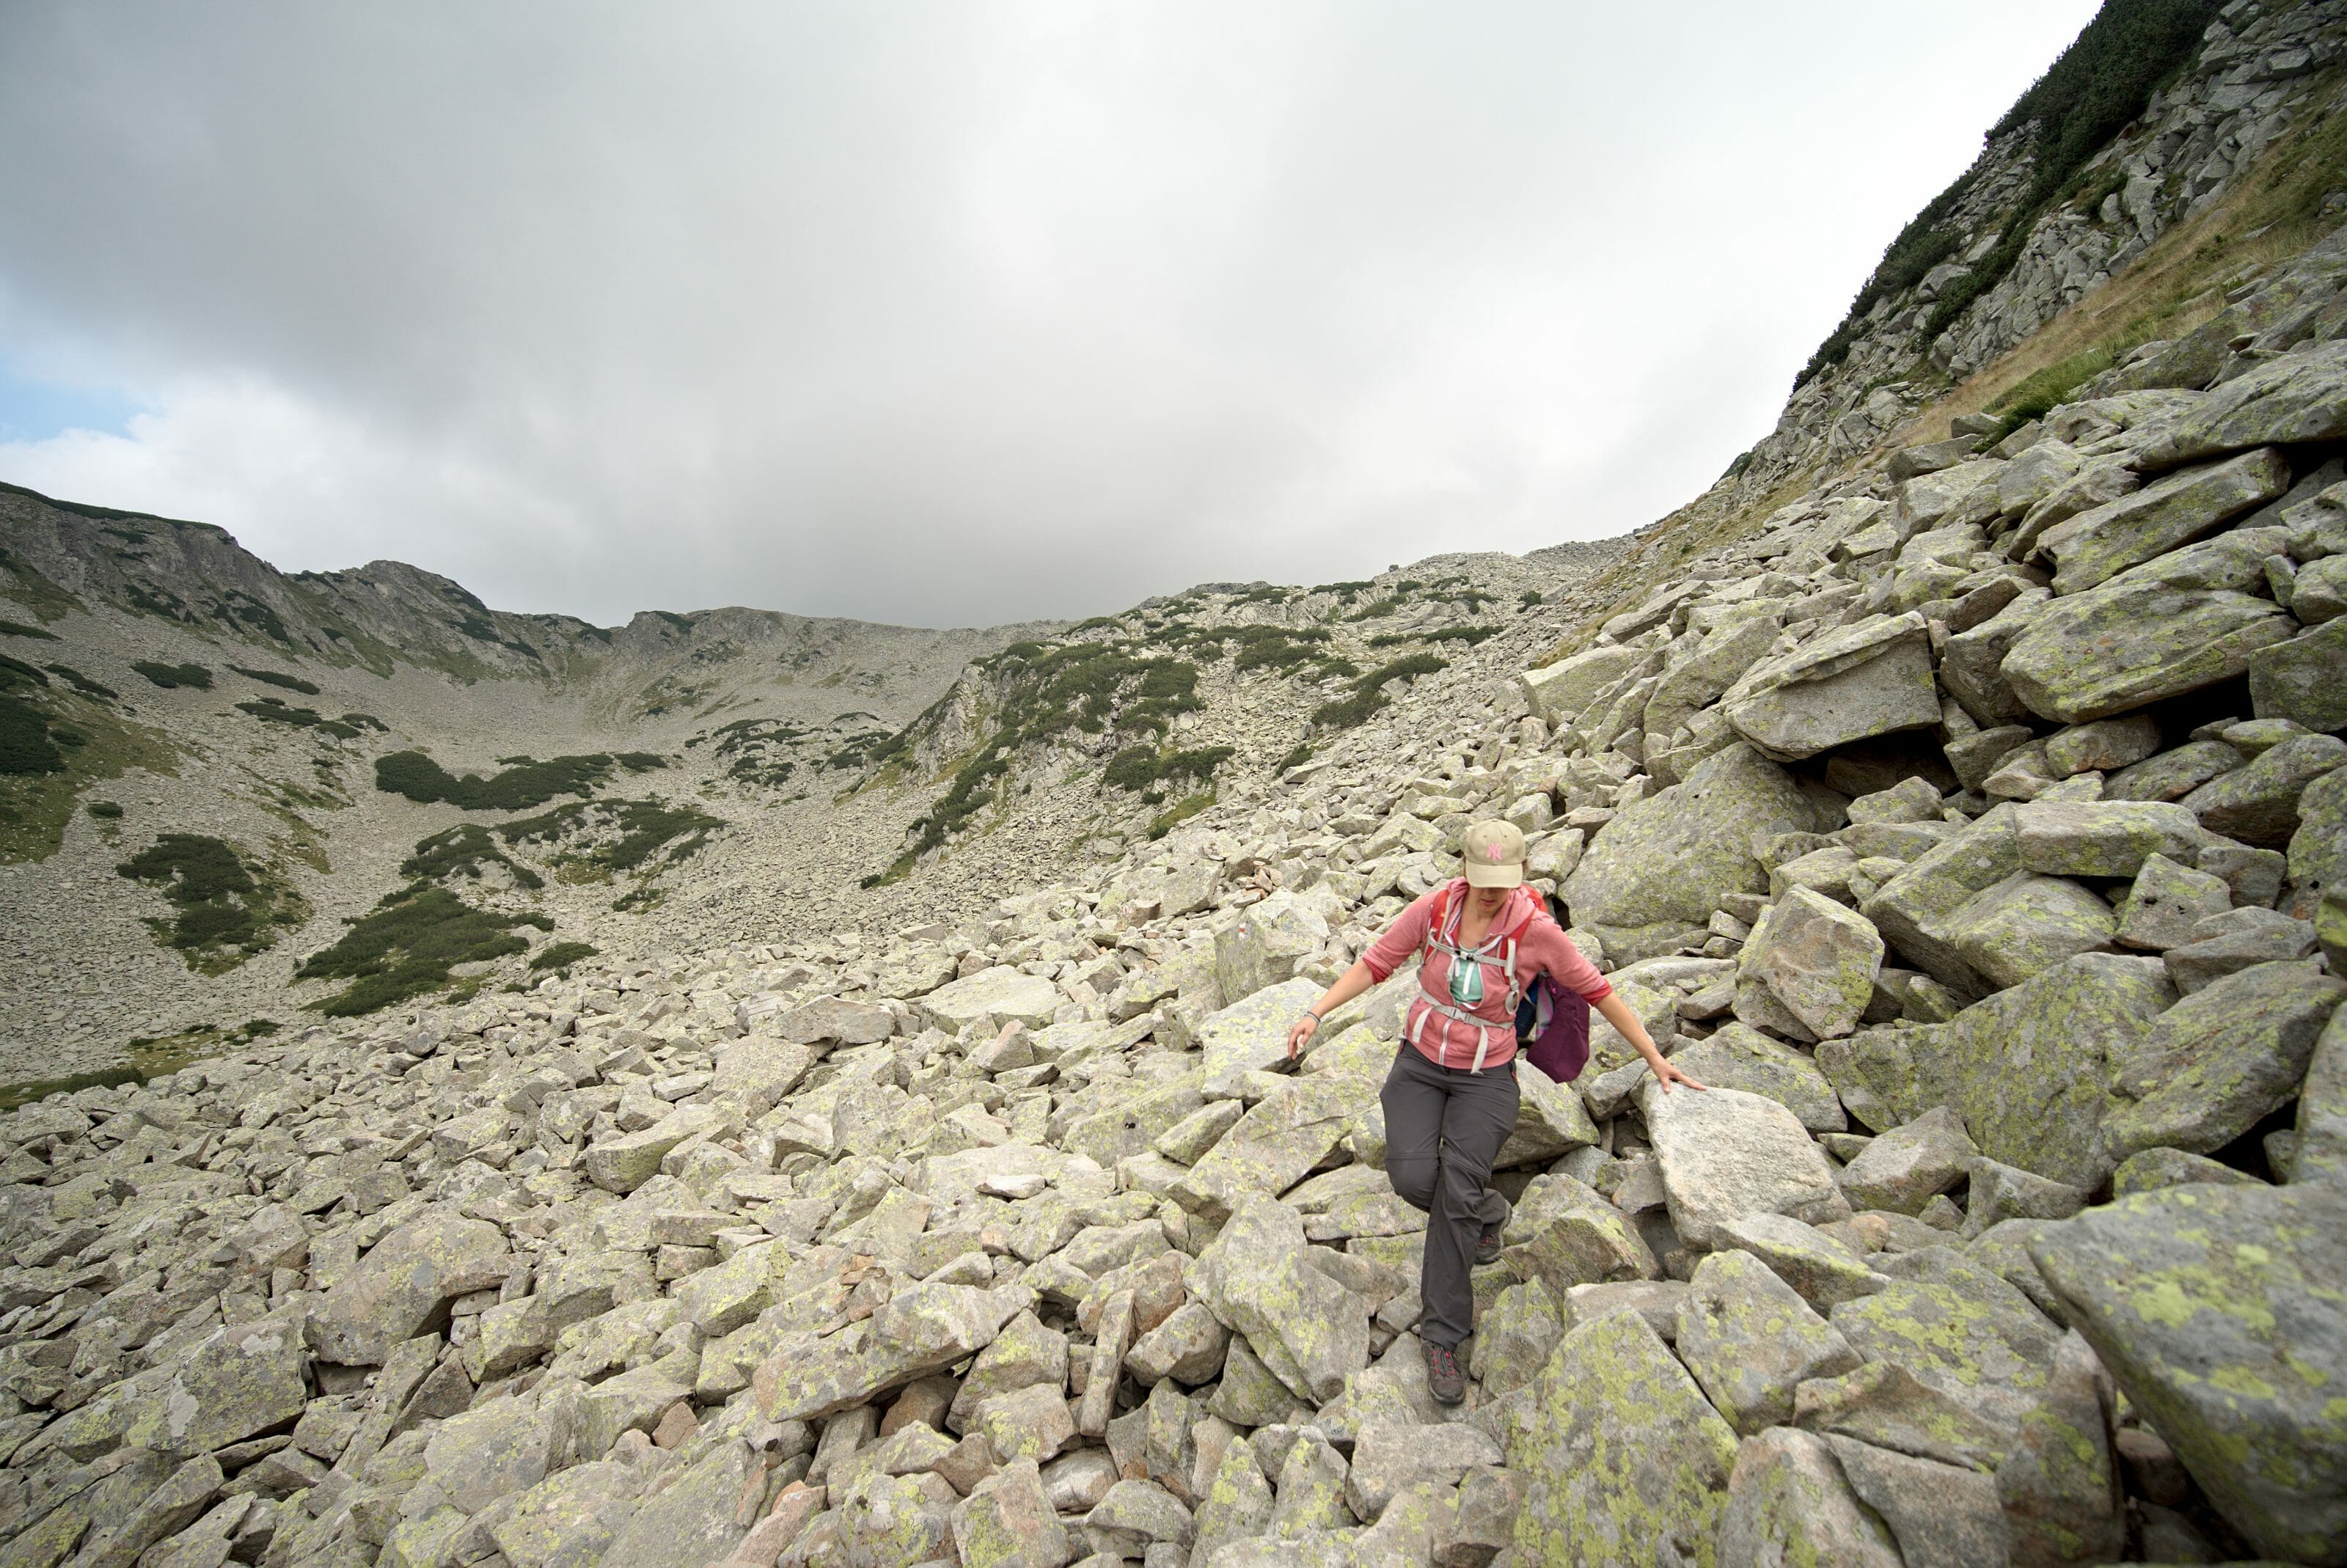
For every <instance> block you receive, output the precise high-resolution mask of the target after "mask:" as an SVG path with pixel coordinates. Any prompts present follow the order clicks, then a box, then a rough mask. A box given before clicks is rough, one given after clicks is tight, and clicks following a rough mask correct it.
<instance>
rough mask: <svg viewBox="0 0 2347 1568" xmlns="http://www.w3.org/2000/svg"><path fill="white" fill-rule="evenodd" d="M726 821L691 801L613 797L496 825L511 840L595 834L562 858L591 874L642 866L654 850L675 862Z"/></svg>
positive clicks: (540, 841)
mask: <svg viewBox="0 0 2347 1568" xmlns="http://www.w3.org/2000/svg"><path fill="white" fill-rule="evenodd" d="M724 825H725V821H724V819H723V817H716V816H712V815H709V814H708V813H707V812H704V811H700V810H697V809H696V808H694V807H692V806H689V805H675V806H672V805H668V804H663V803H661V802H660V801H656V800H611V801H585V802H580V803H579V804H573V805H559V806H557V807H555V808H554V809H553V810H552V811H549V812H546V813H544V814H542V815H538V816H526V817H522V818H520V819H518V820H517V821H514V822H508V823H506V824H504V825H501V826H499V827H498V828H497V836H498V837H500V838H502V839H504V840H505V841H506V842H507V844H551V843H559V842H560V841H561V840H563V839H566V838H570V837H573V836H586V837H590V838H592V839H594V840H596V842H595V843H593V844H592V845H591V846H590V847H587V848H583V849H579V850H574V851H570V852H567V853H566V854H564V855H563V856H562V860H563V862H564V863H565V864H566V865H569V866H573V867H576V868H578V869H579V870H581V871H584V872H586V873H588V874H589V875H590V876H614V875H616V874H618V873H620V872H624V871H634V870H637V869H639V868H640V867H641V866H644V865H645V864H646V863H647V862H649V861H650V860H651V858H652V856H655V855H658V856H661V861H662V863H663V864H665V865H670V866H673V865H675V864H676V863H677V862H678V861H680V860H682V859H684V858H685V857H686V856H691V855H692V854H694V853H696V852H697V851H698V850H699V849H700V848H701V846H702V845H704V844H706V843H707V842H708V841H709V836H710V835H711V834H712V833H714V832H716V831H717V830H718V829H719V828H721V827H723V826H724Z"/></svg>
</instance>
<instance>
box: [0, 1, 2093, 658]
mask: <svg viewBox="0 0 2347 1568" xmlns="http://www.w3.org/2000/svg"><path fill="white" fill-rule="evenodd" d="M2093 9H2094V7H2093V5H2092V4H2091V3H2090V0H2068V3H2065V4H2060V5H2044V4H2022V3H2018V0H1992V3H1983V4H1979V5H1971V6H1965V7H1961V8H1942V7H1918V6H1882V5H1870V4H1862V3H1859V0H1848V3H1842V4H1830V5H1798V6H1796V5H1785V6H1767V7H1755V6H1747V5H1727V4H1697V5H1676V6H1668V7H1662V6H1618V5H1617V6H1604V7H1600V6H1592V5H1577V4H1576V5H1556V4H1549V5H1501V4H1493V5H1484V6H1480V7H1474V8H1470V9H1461V8H1459V7H1451V6H1440V7H1438V6H1432V5H1391V4H1358V3H1355V4H1337V3H1327V4H1292V5H1282V6H1276V7H1266V6H1260V5H1235V4H1225V5H1213V4H1207V5H1170V4H1169V5H1101V6H1092V5H1072V4H1025V5H1017V4H1008V3H1004V4H989V5H946V4H909V3H894V4H878V5H829V6H816V5H773V4H762V5H714V4H705V5H695V6H689V7H650V6H641V5H617V4H598V3H587V4H576V3H568V0H566V3H562V4H553V3H550V0H548V3H524V0H506V3H504V4H501V5H495V6H485V7H477V6H459V5H446V4H442V5H403V6H397V7H392V6H377V7H357V6H305V5H292V4H277V5H257V4H237V3H233V0H231V3H229V4H223V5H206V6H201V7H194V6H179V5H139V4H128V3H118V4H108V3H104V0H100V3H97V4H87V3H76V0H17V3H16V4H15V5H10V6H8V7H6V8H5V10H0V146H5V147H7V148H8V149H10V151H9V153H8V154H7V155H5V157H0V210H6V211H7V212H8V213H9V214H10V220H9V222H8V223H7V224H6V225H5V226H0V344H5V348H6V350H7V352H8V354H9V356H10V358H11V359H12V360H13V362H14V363H15V364H16V365H17V366H18V368H19V370H20V372H24V373H27V374H39V375H44V376H46V377H48V378H50V379H52V380H55V381H57V382H60V383H67V384H77V385H87V386H97V387H105V388H109V389H115V390H118V391H120V392H122V393H124V394H126V395H130V396H132V397H134V398H136V399H137V400H138V402H139V403H140V404H142V405H144V406H146V407H148V408H149V409H150V410H151V411H152V412H150V413H149V414H146V415H141V416H139V417H138V418H137V419H135V420H134V421H133V422H132V423H131V425H130V426H129V428H128V431H127V432H126V433H120V434H108V433H93V432H74V431H69V432H66V433H64V434H61V435H56V436H48V437H46V438H41V439H34V440H25V441H18V442H16V443H15V444H13V445H8V446H0V477H7V478H11V479H15V480H16V481H18V482H20V483H25V484H29V485H32V486H34V487H36V488H41V489H46V490H51V491H55V492H61V493H64V494H67V495H71V496H74V497H77V498H83V499H89V500H96V501H102V502H107V503H110V504H115V505H123V506H133V507H146V508H149V509H152V510H157V511H162V512H166V513H169V514H172V515H178V516H190V517H198V518H205V519H207V520H210V521H216V522H220V523H221V524H223V525H225V526H227V527H230V528H233V529H235V530H236V531H237V532H238V533H239V535H240V537H241V538H243V539H244V540H245V542H246V543H247V544H248V545H250V546H251V548H254V549H256V550H258V551H260V552H261V554H263V555H265V556H267V557H269V558H270V559H273V560H276V561H278V562H279V563H280V564H281V565H284V566H288V567H330V566H343V565H349V564H352V563H354V562H356V561H360V560H364V559H370V558H372V557H374V556H393V557H397V558H400V559H407V560H411V561H415V562H416V563H417V564H419V565H423V566H425V567H428V568H430V569H435V570H438V571H443V572H446V573H447V574H449V575H451V576H453V577H456V578H457V579H460V580H462V581H464V582H465V583H466V584H467V586H469V587H471V588H473V589H476V590H477V591H478V592H480V593H481V594H482V595H483V596H484V597H485V598H487V599H488V600H490V602H492V603H495V604H498V605H500V606H502V607H509V608H514V609H528V610H570V611H573V612H576V613H582V614H587V615H589V616H590V617H594V618H596V619H600V620H613V619H617V618H619V617H620V616H623V615H625V614H626V613H628V612H630V611H631V610H636V609H641V608H651V607H661V608H671V609H690V608H699V607H702V606H706V605H711V604H719V603H751V604H759V605H765V606H770V607H774V608H779V609H788V610H798V611H802V612H807V613H817V614H853V615H861V616H866V617H869V618H874V619H885V620H906V621H912V622H917V623H931V624H940V623H963V624H967V623H973V622H988V621H999V620H1010V619H1017V618H1023V617H1029V616H1039V615H1067V616H1076V615H1084V614H1090V613H1095V612H1099V611H1102V610H1112V609H1116V608H1121V607H1122V606H1123V605H1125V604H1127V603H1130V602H1132V601H1133V600H1135V599H1138V598H1140V597H1143V596H1144V595H1146V594H1150V593H1155V592H1163V591H1168V590H1172V589H1179V588H1182V587H1185V586H1187V585H1188V584H1190V583H1191V582H1194V581H1197V580H1200V579H1210V578H1213V579H1245V578H1254V577H1267V578H1272V579H1278V580H1287V581H1325V580H1329V579H1337V578H1350V577H1358V576H1361V575H1364V574H1365V573H1367V572H1368V571H1372V570H1375V569H1378V568H1381V567H1383V566H1384V565H1386V564H1387V563H1389V562H1390V561H1398V560H1405V559H1412V558H1414V557H1418V556H1422V555H1425V554H1429V553H1431V552H1433V551H1436V550H1442V549H1458V548H1509V549H1518V550H1521V549H1526V548H1535V547H1537V546H1540V545H1543V544H1549V543H1553V542H1555V541H1557V540H1560V539H1563V538H1588V537H1595V536H1599V535H1604V534H1610V533H1616V532H1620V531H1621V530H1623V529H1624V528H1632V527H1635V526H1637V525H1639V524H1642V523H1644V522H1646V521H1649V520H1651V519H1652V518H1655V517H1657V516H1659V515H1660V514H1662V513H1663V512H1665V511H1666V510H1668V509H1669V508H1670V507H1673V506H1675V505H1677V504H1678V503H1680V502H1682V501H1684V500H1686V499H1687V498H1688V497H1691V496H1692V495H1693V494H1694V493H1696V491H1697V490H1699V489H1700V488H1701V487H1703V486H1705V485H1706V484H1707V483H1708V482H1709V481H1710V480H1711V479H1712V478H1713V477H1715V476H1716V475H1717V473H1718V471H1719V470H1720V469H1721V468H1722V467H1723V466H1725V465H1726V463H1727V460H1728V459H1729V458H1730V457H1732V456H1734V455H1735V454H1736V453H1737V451H1738V450H1740V449H1741V448H1742V447H1743V446H1747V445H1748V444H1749V443H1750V442H1751V441H1752V440H1754V439H1755V438H1757V437H1758V436H1760V435H1761V434H1763V433H1765V431H1766V430H1767V428H1768V425H1769V423H1770V422H1771V421H1772V420H1773V418H1774V416H1775V414H1776V411H1777V408H1778V404H1779V403H1780V402H1781V400H1782V397H1783V395H1784V392H1785V390H1786V388H1787V385H1788V382H1789V378H1790V375H1791V373H1792V371H1793V370H1794V369H1795V368H1797V367H1798V366H1799V364H1800V363H1801V361H1802V360H1803V359H1804V358H1805V357H1806V356H1807V354H1808V353H1809V349H1810V348H1812V347H1813V346H1814V345H1815V343H1816V342H1817V340H1818V339H1819V338H1820V337H1821V336H1823V335H1824V333H1826V331H1827V330H1828V329H1829V328H1830V326H1831V325H1832V324H1833V322H1834V321H1835V320H1836V319H1837V317H1838V316H1839V314H1840V310H1841V308H1842V306H1843V305H1844V304H1845V303H1846V302H1847V301H1848V299H1849V297H1850V294H1851V293H1852V292H1855V290H1856V288H1857V286H1858V284H1859V283H1860V282H1861V281H1862V280H1863V277H1864V275H1865V273H1866V272H1867V271H1868V269H1869V268H1870V266H1871V264H1872V262H1873V261H1874V259H1875V257H1876V256H1877V255H1878V254H1879V253H1880V251H1881V247H1882V245H1883V243H1884V242H1885V241H1887V239H1888V238H1889V236H1890V235H1891V233H1892V232H1893V231H1895V230H1896V229H1897V227H1898V226H1899V224H1900V223H1901V222H1902V221H1903V220H1905V218H1906V217H1907V216H1908V215H1910V214H1911V212H1912V211H1913V210H1915V209H1916V208H1917V207H1918V206H1920V205H1921V204H1922V201H1923V200H1925V199H1927V198H1928V197H1929V196H1930V195H1931V194H1932V192H1933V191H1935V190H1937V189H1938V188H1939V187H1940V186H1941V185H1942V184H1943V183H1944V182H1945V181H1946V180H1947V179H1950V178H1951V177H1952V176H1953V175H1954V174H1955V173H1956V172H1957V171H1958V170H1959V169H1962V168H1963V166H1964V164H1965V163H1967V162H1969V161H1970V159H1971V157H1972V155H1973V151H1974V150H1975V149H1977V146H1978V139H1979V133H1980V131H1981V130H1982V129H1983V128H1984V127H1985V126H1986V125H1987V124H1988V123H1989V122H1990V121H1991V120H1993V118H1995V116H1996V115H1997V114H1998V113H1999V112H2001V111H2002V109H2003V108H2004V107H2005V105H2007V104H2008V103H2009V102H2010V101H2011V100H2012V98H2013V97H2014V96H2015V95H2016V94H2017V93H2018V92H2019V90H2020V89H2021V88H2022V87H2024V86H2025V85H2026V84H2027V83H2028V81H2029V80H2030V79H2031V78H2032V77H2034V75H2035V74H2036V73H2037V72H2038V71H2039V70H2040V69H2042V68H2043V67H2044V65H2045V63H2046V62H2047V61H2049V60H2051V59H2052V58H2053V56H2055V54H2056V53H2057V52H2058V51H2059V49H2060V48H2061V46H2063V44H2065V42H2066V41H2067V40H2068V39H2069V37H2070V36H2073V35H2074V34H2075V31H2076V29H2077V28H2078V26H2081V25H2083V23H2084V22H2085V20H2086V17H2087V16H2088V15H2091V13H2092V11H2093Z"/></svg>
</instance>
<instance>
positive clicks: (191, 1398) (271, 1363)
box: [127, 1316, 309, 1454]
mask: <svg viewBox="0 0 2347 1568" xmlns="http://www.w3.org/2000/svg"><path fill="white" fill-rule="evenodd" d="M302 1360H303V1356H302V1333H301V1328H300V1327H299V1325H298V1324H296V1323H294V1322H291V1321H289V1320H288V1319H287V1318H286V1317H282V1316H281V1317H264V1318H261V1319H260V1320H259V1321H258V1322H253V1323H237V1324H231V1325H228V1326H227V1327H220V1328H215V1329H213V1330H212V1331H211V1332H210V1333H209V1334H207V1335H205V1336H204V1337H202V1338H201V1339H199V1340H197V1341H196V1342H195V1343H194V1344H193V1345H190V1346H189V1347H188V1348H187V1349H186V1351H185V1352H183V1353H182V1354H181V1355H179V1358H177V1359H176V1360H175V1361H173V1362H172V1363H171V1364H170V1365H169V1369H168V1374H167V1375H165V1376H162V1377H160V1378H159V1379H158V1386H157V1387H155V1388H154V1389H153V1390H152V1391H151V1393H149V1395H148V1397H146V1398H144V1399H140V1400H138V1403H137V1406H136V1408H135V1409H133V1410H132V1412H131V1422H130V1427H129V1430H128V1434H127V1440H128V1442H129V1443H130V1444H131V1445H132V1446H134V1447H137V1448H143V1449H153V1450H158V1451H160V1452H166V1453H179V1454H186V1453H202V1452H206V1451H208V1450H212V1449H220V1448H225V1447H227V1446H228V1445H229V1444H231V1443H234V1442H241V1441H242V1440H244V1439H246V1438H250V1437H252V1436H255V1435H256V1434H258V1433H261V1432H266V1431H268V1430H272V1428H280V1427H282V1426H284V1425H285V1424H286V1423H288V1422H290V1421H292V1420H293V1419H295V1418H296V1417H298V1416H300V1415H301V1413H302V1407H303V1405H304V1404H305V1402H306V1401H307V1400H308V1398H309V1390H308V1388H307V1386H306V1385H305V1384H304V1382H303V1380H302Z"/></svg>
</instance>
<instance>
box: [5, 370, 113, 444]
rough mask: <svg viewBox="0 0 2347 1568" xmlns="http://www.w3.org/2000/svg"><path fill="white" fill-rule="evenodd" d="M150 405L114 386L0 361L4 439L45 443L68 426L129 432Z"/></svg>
mask: <svg viewBox="0 0 2347 1568" xmlns="http://www.w3.org/2000/svg"><path fill="white" fill-rule="evenodd" d="M149 406H150V405H148V404H146V403H142V402H141V401H139V400H138V398H135V397H132V396H130V395H128V394H127V393H124V392H122V391H121V390H120V389H118V388H116V387H108V386H77V385H75V384H71V383H67V382H58V381H49V380H46V379H45V378H43V377H41V376H39V375H36V374H31V373H29V372H27V371H26V370H25V369H24V368H23V367H21V366H19V365H16V364H11V363H10V362H9V361H8V360H6V359H0V441H46V440H47V439H48V438H49V437H50V436H58V435H62V434H63V433H65V432H66V431H68V430H95V431H99V432H101V433H103V434H105V435H108V436H127V435H128V434H129V433H130V421H131V419H132V417H133V416H134V415H139V414H143V413H146V412H147V411H148V409H149Z"/></svg>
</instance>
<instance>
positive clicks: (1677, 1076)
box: [1653, 1057, 1711, 1094]
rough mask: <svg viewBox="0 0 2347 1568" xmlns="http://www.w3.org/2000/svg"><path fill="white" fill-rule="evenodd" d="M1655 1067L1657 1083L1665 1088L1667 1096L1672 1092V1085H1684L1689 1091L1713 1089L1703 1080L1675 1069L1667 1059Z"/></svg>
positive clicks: (1655, 1064)
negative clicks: (1690, 1076)
mask: <svg viewBox="0 0 2347 1568" xmlns="http://www.w3.org/2000/svg"><path fill="white" fill-rule="evenodd" d="M1653 1066H1654V1073H1655V1081H1656V1082H1658V1083H1660V1084H1661V1085H1662V1086H1663V1092H1664V1093H1665V1094H1668V1093H1669V1092H1670V1091H1671V1085H1672V1084H1674V1083H1684V1084H1686V1086H1687V1087H1688V1088H1689V1089H1708V1088H1710V1087H1711V1085H1709V1084H1707V1083H1706V1082H1704V1081H1702V1080H1701V1079H1697V1078H1689V1077H1688V1076H1687V1075H1686V1073H1684V1072H1681V1071H1679V1070H1678V1069H1677V1068H1676V1067H1673V1066H1672V1065H1671V1064H1670V1060H1669V1059H1668V1058H1667V1057H1666V1058H1665V1059H1664V1060H1663V1061H1657V1062H1655V1063H1654V1064H1653Z"/></svg>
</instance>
